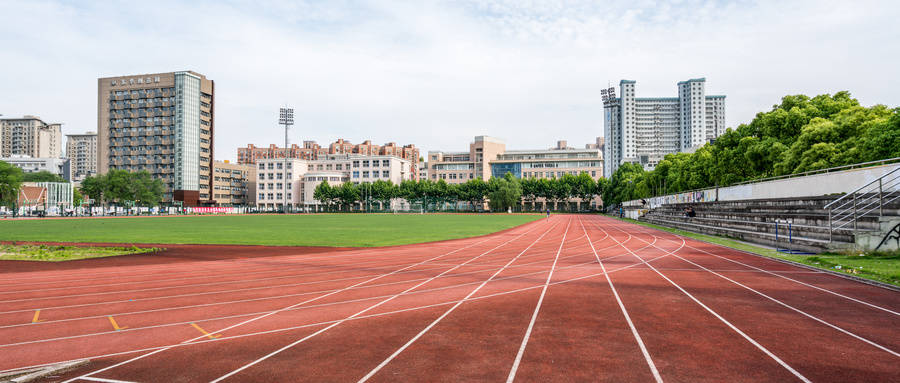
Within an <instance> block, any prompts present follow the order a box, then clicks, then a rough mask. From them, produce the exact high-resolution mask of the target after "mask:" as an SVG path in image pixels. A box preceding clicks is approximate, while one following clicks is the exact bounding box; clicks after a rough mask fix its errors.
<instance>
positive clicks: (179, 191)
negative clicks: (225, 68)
mask: <svg viewBox="0 0 900 383" xmlns="http://www.w3.org/2000/svg"><path fill="white" fill-rule="evenodd" d="M97 89H98V92H97V172H98V173H101V174H103V173H106V172H107V171H108V170H109V169H125V170H128V171H141V170H146V171H148V172H150V174H151V175H153V177H154V178H157V179H160V180H162V181H163V184H164V185H165V187H166V191H165V194H164V196H163V200H164V201H166V202H172V201H181V202H182V203H183V204H184V206H197V205H199V204H201V203H205V204H211V203H214V202H213V201H214V199H213V196H212V190H213V189H212V188H213V173H212V172H213V170H212V169H213V166H212V161H213V137H214V132H215V129H214V127H215V122H214V121H215V120H214V118H213V116H214V114H215V113H214V110H215V83H214V82H213V81H212V80H210V79H207V78H206V77H205V76H204V75H202V74H200V73H196V72H192V71H181V72H168V73H153V74H141V75H129V76H116V77H104V78H100V79H98V80H97Z"/></svg>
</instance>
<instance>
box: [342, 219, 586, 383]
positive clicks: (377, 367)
mask: <svg viewBox="0 0 900 383" xmlns="http://www.w3.org/2000/svg"><path fill="white" fill-rule="evenodd" d="M568 228H569V226H568V225H566V230H568ZM547 232H549V231H547ZM547 232H545V233H544V234H543V235H541V236H540V237H538V238H537V239H536V240H535V241H534V242H532V243H531V244H530V245H528V247H526V248H525V249H524V250H522V252H520V253H519V254H517V255H516V256H515V257H514V258H513V259H510V260H509V262H507V263H506V265H504V266H503V268H501V269H499V270H497V271H496V272H494V274H493V275H491V276H490V278H488V279H487V280H485V281H483V282H481V284H480V285H478V287H476V288H475V289H474V290H472V291H470V292H469V294H467V295H466V296H465V297H464V298H463V299H461V300H459V301H458V302H456V304H454V305H453V306H451V307H450V308H449V309H447V311H444V313H443V314H441V316H439V317H437V318H436V319H435V320H434V321H432V322H431V323H429V324H428V326H425V328H423V329H422V331H419V333H418V334H416V335H415V336H413V337H412V338H411V339H410V340H409V341H407V342H406V343H405V344H404V345H403V346H400V348H398V349H397V351H394V353H393V354H391V355H390V356H388V357H387V358H386V359H385V360H383V361H382V362H381V363H379V364H378V365H377V366H375V368H373V369H372V370H371V371H369V373H368V374H366V375H365V376H363V377H362V378H360V379H359V382H360V383H361V382H365V381H367V380H369V379H370V378H371V377H372V376H374V375H375V374H376V373H378V371H380V370H381V369H382V368H384V366H387V364H388V363H390V362H391V361H392V360H394V358H396V357H397V356H398V355H400V353H402V352H403V351H404V350H406V349H407V348H409V346H411V345H412V344H413V343H415V342H416V341H417V340H419V338H421V337H422V336H423V335H425V333H427V332H428V331H429V330H431V329H432V328H433V327H434V326H437V324H438V323H440V321H441V320H443V319H444V318H445V317H447V315H450V313H451V312H453V311H454V310H456V308H457V307H459V306H460V305H462V304H463V303H464V302H466V301H468V300H472V296H473V295H475V293H477V292H478V291H479V290H481V288H482V287H484V286H485V285H487V284H488V282H490V281H492V280H494V278H495V277H496V276H497V275H499V274H500V273H501V272H503V270H505V269H507V268H508V267H509V265H511V264H512V263H513V262H515V261H516V260H517V259H519V257H521V256H522V254H525V252H527V251H528V250H529V249H531V247H532V246H534V244H535V243H538V241H540V240H541V239H542V238H543V237H544V235H546V234H547ZM564 238H565V237H564ZM563 240H564V241H565V239H563ZM476 299H477V298H476Z"/></svg>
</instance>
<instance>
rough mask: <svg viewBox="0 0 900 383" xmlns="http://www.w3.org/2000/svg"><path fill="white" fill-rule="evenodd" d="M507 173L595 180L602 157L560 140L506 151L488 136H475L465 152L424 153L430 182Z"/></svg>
mask: <svg viewBox="0 0 900 383" xmlns="http://www.w3.org/2000/svg"><path fill="white" fill-rule="evenodd" d="M507 172H509V173H512V174H513V175H514V176H516V177H518V178H557V177H561V176H562V175H563V174H573V175H578V174H581V173H582V172H584V173H587V174H590V175H591V177H592V178H594V179H598V178H600V177H603V156H602V153H601V152H600V150H599V149H590V148H588V149H574V148H572V147H569V146H568V142H567V141H563V140H561V141H558V142H557V143H556V146H555V147H552V148H550V149H537V150H506V144H505V143H504V142H503V141H502V140H500V139H498V138H494V137H488V136H477V137H475V140H474V141H473V142H472V143H470V144H469V151H468V152H441V151H432V152H429V153H428V171H427V175H428V177H430V179H431V180H432V181H437V180H444V181H445V182H447V183H453V184H459V183H464V182H466V181H468V180H471V179H475V178H480V179H482V180H484V181H487V180H489V179H490V178H491V177H492V176H493V177H503V176H504V175H505V174H506V173H507Z"/></svg>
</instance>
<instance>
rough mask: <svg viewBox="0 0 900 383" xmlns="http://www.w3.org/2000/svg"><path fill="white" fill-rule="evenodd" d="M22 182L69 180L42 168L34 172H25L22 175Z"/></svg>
mask: <svg viewBox="0 0 900 383" xmlns="http://www.w3.org/2000/svg"><path fill="white" fill-rule="evenodd" d="M22 182H68V181H66V180H65V179H63V178H62V177H60V176H59V175H56V174H53V173H50V172H48V171H46V170H41V171H39V172H34V173H25V174H24V175H23V176H22Z"/></svg>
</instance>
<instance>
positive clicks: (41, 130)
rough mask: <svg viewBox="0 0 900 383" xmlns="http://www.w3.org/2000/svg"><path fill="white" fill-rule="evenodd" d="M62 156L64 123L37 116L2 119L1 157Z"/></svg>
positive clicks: (0, 135) (0, 132) (0, 128)
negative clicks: (48, 120)
mask: <svg viewBox="0 0 900 383" xmlns="http://www.w3.org/2000/svg"><path fill="white" fill-rule="evenodd" d="M16 155H20V156H29V157H34V158H59V157H62V124H58V123H47V122H44V121H43V120H41V118H40V117H37V116H24V117H22V118H3V119H0V157H12V156H16Z"/></svg>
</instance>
